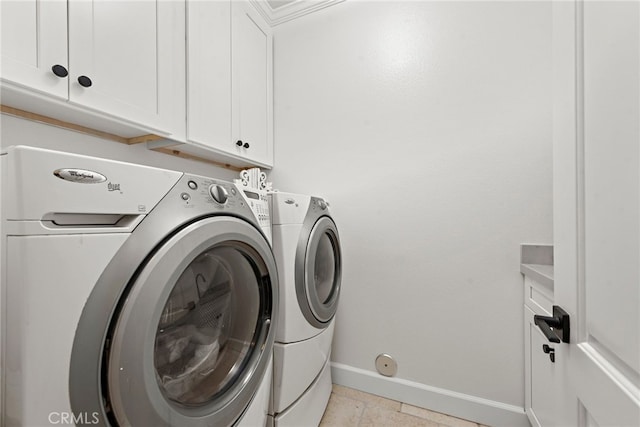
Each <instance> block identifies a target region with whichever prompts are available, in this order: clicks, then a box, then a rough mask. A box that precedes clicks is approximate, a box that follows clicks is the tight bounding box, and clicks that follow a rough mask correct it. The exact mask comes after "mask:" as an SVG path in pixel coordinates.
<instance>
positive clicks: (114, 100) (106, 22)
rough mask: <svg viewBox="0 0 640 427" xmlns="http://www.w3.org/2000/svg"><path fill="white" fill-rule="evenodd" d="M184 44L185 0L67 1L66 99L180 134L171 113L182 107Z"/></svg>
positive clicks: (182, 120) (160, 129) (150, 126)
mask: <svg viewBox="0 0 640 427" xmlns="http://www.w3.org/2000/svg"><path fill="white" fill-rule="evenodd" d="M181 14H182V15H181ZM184 45H185V41H184V3H182V4H180V2H172V1H151V0H145V1H78V2H70V3H69V62H70V64H69V100H70V102H73V103H77V104H80V105H82V106H84V107H89V108H93V109H95V110H97V111H101V112H104V113H108V114H111V115H114V116H116V117H119V118H122V119H125V120H130V121H132V122H135V123H139V124H143V125H146V126H148V127H149V128H151V129H156V130H157V131H158V132H160V133H180V129H179V128H176V126H178V125H177V122H176V120H179V121H180V122H181V123H182V132H184V126H185V125H184V114H177V117H176V113H175V112H172V105H173V106H175V105H179V103H182V105H183V109H184V85H185V82H184ZM180 50H181V52H182V55H180ZM180 70H182V71H180ZM180 86H181V87H182V97H181V98H175V99H172V94H174V93H177V92H176V90H177V91H178V92H179V89H180Z"/></svg>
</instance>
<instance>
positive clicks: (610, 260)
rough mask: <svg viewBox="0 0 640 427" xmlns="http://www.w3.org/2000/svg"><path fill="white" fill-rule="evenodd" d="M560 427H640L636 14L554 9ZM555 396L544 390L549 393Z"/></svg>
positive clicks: (596, 7)
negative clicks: (563, 335) (561, 316)
mask: <svg viewBox="0 0 640 427" xmlns="http://www.w3.org/2000/svg"><path fill="white" fill-rule="evenodd" d="M553 19H554V25H553V28H554V38H553V49H554V88H553V89H554V239H555V304H556V305H558V306H561V307H562V308H563V309H564V310H566V311H567V312H568V313H569V314H570V316H571V337H570V343H569V344H564V343H559V344H554V345H553V347H555V349H556V350H555V353H556V367H555V368H556V372H555V381H556V386H557V387H556V390H555V395H556V396H555V397H556V399H555V403H556V411H555V412H556V417H555V423H556V424H557V425H563V426H564V425H580V426H638V425H640V266H639V265H640V132H639V121H640V108H639V105H640V84H639V82H640V33H639V27H640V3H639V2H638V1H625V2H612V1H597V2H596V1H586V2H582V1H579V2H554V6H553ZM551 392H552V391H550V393H551Z"/></svg>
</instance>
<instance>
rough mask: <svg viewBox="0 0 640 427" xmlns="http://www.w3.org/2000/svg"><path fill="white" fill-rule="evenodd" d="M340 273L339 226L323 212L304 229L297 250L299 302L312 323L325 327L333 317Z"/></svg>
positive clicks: (297, 292)
mask: <svg viewBox="0 0 640 427" xmlns="http://www.w3.org/2000/svg"><path fill="white" fill-rule="evenodd" d="M305 229H306V227H304V226H303V230H305ZM341 277H342V256H341V251H340V239H339V237H338V228H337V227H336V225H335V223H334V222H333V221H332V220H331V218H330V217H328V216H323V217H320V218H319V219H318V220H317V221H316V222H315V223H314V224H313V226H312V227H311V229H310V231H309V232H308V233H305V232H304V231H303V233H302V239H301V240H300V243H299V245H298V250H297V254H296V294H297V297H298V303H299V305H300V309H301V310H302V313H303V314H304V316H305V318H306V319H307V320H308V321H309V323H311V324H312V325H313V326H316V327H318V328H324V327H326V324H327V323H328V322H329V321H330V320H331V319H333V316H334V315H335V313H336V310H337V308H338V299H339V297H340V283H341Z"/></svg>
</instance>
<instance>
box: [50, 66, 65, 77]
mask: <svg viewBox="0 0 640 427" xmlns="http://www.w3.org/2000/svg"><path fill="white" fill-rule="evenodd" d="M51 71H53V74H55V75H56V76H58V77H60V78H63V77H67V76H68V75H69V72H68V71H67V69H66V68H65V67H64V66H62V65H60V64H56V65H54V66H53V67H51Z"/></svg>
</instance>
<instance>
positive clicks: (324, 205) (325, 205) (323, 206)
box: [318, 200, 327, 210]
mask: <svg viewBox="0 0 640 427" xmlns="http://www.w3.org/2000/svg"><path fill="white" fill-rule="evenodd" d="M318 205H320V209H322V210H325V209H327V203H326V202H325V201H324V200H320V201H319V202H318Z"/></svg>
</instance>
